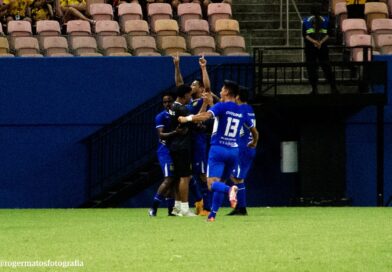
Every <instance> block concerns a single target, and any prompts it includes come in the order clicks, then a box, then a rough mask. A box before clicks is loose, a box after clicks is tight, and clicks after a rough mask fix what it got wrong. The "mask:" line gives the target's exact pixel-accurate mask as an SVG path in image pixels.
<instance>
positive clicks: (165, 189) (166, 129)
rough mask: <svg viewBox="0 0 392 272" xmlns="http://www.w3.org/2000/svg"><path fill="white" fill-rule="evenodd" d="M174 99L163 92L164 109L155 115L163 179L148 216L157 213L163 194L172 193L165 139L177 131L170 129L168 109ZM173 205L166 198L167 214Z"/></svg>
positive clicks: (171, 199)
mask: <svg viewBox="0 0 392 272" xmlns="http://www.w3.org/2000/svg"><path fill="white" fill-rule="evenodd" d="M174 99H175V95H174V94H172V93H164V94H163V95H162V103H163V107H164V110H163V111H162V112H160V113H159V114H158V115H157V116H156V117H155V127H156V129H157V133H158V138H159V144H158V150H157V155H158V160H159V164H160V166H161V168H162V172H163V176H164V180H163V182H162V183H161V185H160V186H159V188H158V191H157V193H156V194H155V196H154V200H153V203H152V207H151V209H150V210H149V213H148V214H149V215H150V216H156V215H157V211H158V207H159V205H160V204H161V202H162V201H163V200H164V198H165V196H166V195H168V194H169V193H170V191H171V193H172V194H173V193H174V188H173V185H174V184H173V183H174V180H173V160H172V158H171V156H170V152H169V149H168V147H167V145H166V142H167V140H168V139H169V138H171V137H174V136H175V134H176V133H178V132H177V131H176V130H173V131H170V129H171V116H170V113H169V111H170V109H171V107H172V105H173V102H174ZM173 206H174V199H173V198H172V197H171V198H169V199H168V209H169V215H172V210H173Z"/></svg>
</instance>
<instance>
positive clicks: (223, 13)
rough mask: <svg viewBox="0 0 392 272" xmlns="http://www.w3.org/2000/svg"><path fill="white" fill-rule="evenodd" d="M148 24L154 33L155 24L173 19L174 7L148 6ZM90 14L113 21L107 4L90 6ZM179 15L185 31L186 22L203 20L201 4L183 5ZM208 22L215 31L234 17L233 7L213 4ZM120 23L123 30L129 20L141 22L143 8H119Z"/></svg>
mask: <svg viewBox="0 0 392 272" xmlns="http://www.w3.org/2000/svg"><path fill="white" fill-rule="evenodd" d="M147 12H148V22H149V24H150V27H151V29H152V31H154V30H155V22H156V21H157V20H160V19H173V11H172V7H171V5H170V4H168V3H151V4H149V5H148V11H147ZM89 13H90V15H91V16H92V18H93V19H94V20H96V21H100V20H113V18H114V17H113V16H114V14H113V9H112V6H111V5H109V4H105V3H94V4H90V5H89ZM177 15H178V17H179V25H180V27H181V29H182V30H183V29H184V27H185V24H186V21H188V20H190V19H202V10H201V6H200V4H196V3H182V4H180V5H179V6H178V10H177ZM207 15H208V22H209V25H210V28H211V30H212V31H215V22H216V21H217V20H219V19H230V18H231V17H232V10H231V5H229V4H227V3H211V4H209V5H208V9H207ZM118 17H119V23H120V25H121V27H122V28H123V27H124V25H125V22H126V21H128V20H141V19H142V18H143V13H142V8H141V6H140V5H139V4H137V3H123V4H120V5H119V6H118Z"/></svg>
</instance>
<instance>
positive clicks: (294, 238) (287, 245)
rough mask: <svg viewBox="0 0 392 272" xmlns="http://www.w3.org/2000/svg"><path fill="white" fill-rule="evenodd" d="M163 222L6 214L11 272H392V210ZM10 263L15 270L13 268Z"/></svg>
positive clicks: (4, 255) (3, 226)
mask: <svg viewBox="0 0 392 272" xmlns="http://www.w3.org/2000/svg"><path fill="white" fill-rule="evenodd" d="M248 211H249V214H250V215H249V216H247V217H228V216H224V214H225V213H227V212H228V209H222V210H221V211H220V213H219V215H218V217H217V221H216V222H214V223H207V222H206V221H205V217H195V218H179V217H168V216H166V211H165V210H164V209H161V210H160V213H159V214H158V216H157V217H156V218H149V217H148V216H147V209H89V210H83V209H81V210H0V264H1V262H16V261H31V262H32V261H47V260H51V261H74V260H79V261H81V262H83V265H84V266H83V267H72V268H71V267H67V268H64V267H16V268H11V267H5V266H4V265H3V267H1V266H0V272H2V271H92V272H101V271H102V272H112V271H137V272H139V271H171V272H173V271H219V272H224V271H241V272H242V271H252V272H253V271H309V272H311V271H350V272H352V271H364V272H365V271H366V272H368V271H375V272H376V271H377V272H382V271H392V210H391V209H390V208H270V209H269V208H251V209H249V210H248ZM8 265H9V263H8Z"/></svg>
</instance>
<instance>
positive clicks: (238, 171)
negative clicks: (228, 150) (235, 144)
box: [228, 86, 256, 215]
mask: <svg viewBox="0 0 392 272" xmlns="http://www.w3.org/2000/svg"><path fill="white" fill-rule="evenodd" d="M247 102H248V89H247V88H245V87H243V86H240V92H239V95H238V96H237V104H238V105H240V107H241V109H242V113H243V114H244V115H247V116H248V117H249V119H250V120H252V123H253V126H254V127H256V116H255V113H254V111H253V108H252V106H251V105H249V104H248V103H247ZM252 140H253V136H252V133H251V132H250V128H249V127H247V126H246V124H244V125H243V127H242V128H241V131H240V141H239V148H240V156H239V162H238V166H237V167H236V168H235V169H234V172H233V177H232V180H233V182H234V184H236V185H237V187H238V192H237V200H238V203H237V207H235V209H233V210H232V211H231V212H230V213H229V214H228V215H247V214H248V213H247V211H246V187H245V183H244V180H245V178H246V177H247V175H248V172H249V169H250V167H251V166H252V163H253V160H254V158H255V156H256V149H255V148H251V147H248V143H250V142H252Z"/></svg>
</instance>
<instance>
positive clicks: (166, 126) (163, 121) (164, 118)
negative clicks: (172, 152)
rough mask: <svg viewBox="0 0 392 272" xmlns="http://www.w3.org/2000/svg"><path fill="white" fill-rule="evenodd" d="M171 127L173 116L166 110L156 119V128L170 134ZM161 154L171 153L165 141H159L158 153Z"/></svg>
mask: <svg viewBox="0 0 392 272" xmlns="http://www.w3.org/2000/svg"><path fill="white" fill-rule="evenodd" d="M170 125H171V116H170V113H168V112H167V111H166V110H164V111H162V112H160V113H158V115H157V116H156V117H155V128H163V132H170ZM159 152H167V153H169V150H168V149H167V146H166V141H165V140H162V139H159V145H158V153H159Z"/></svg>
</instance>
